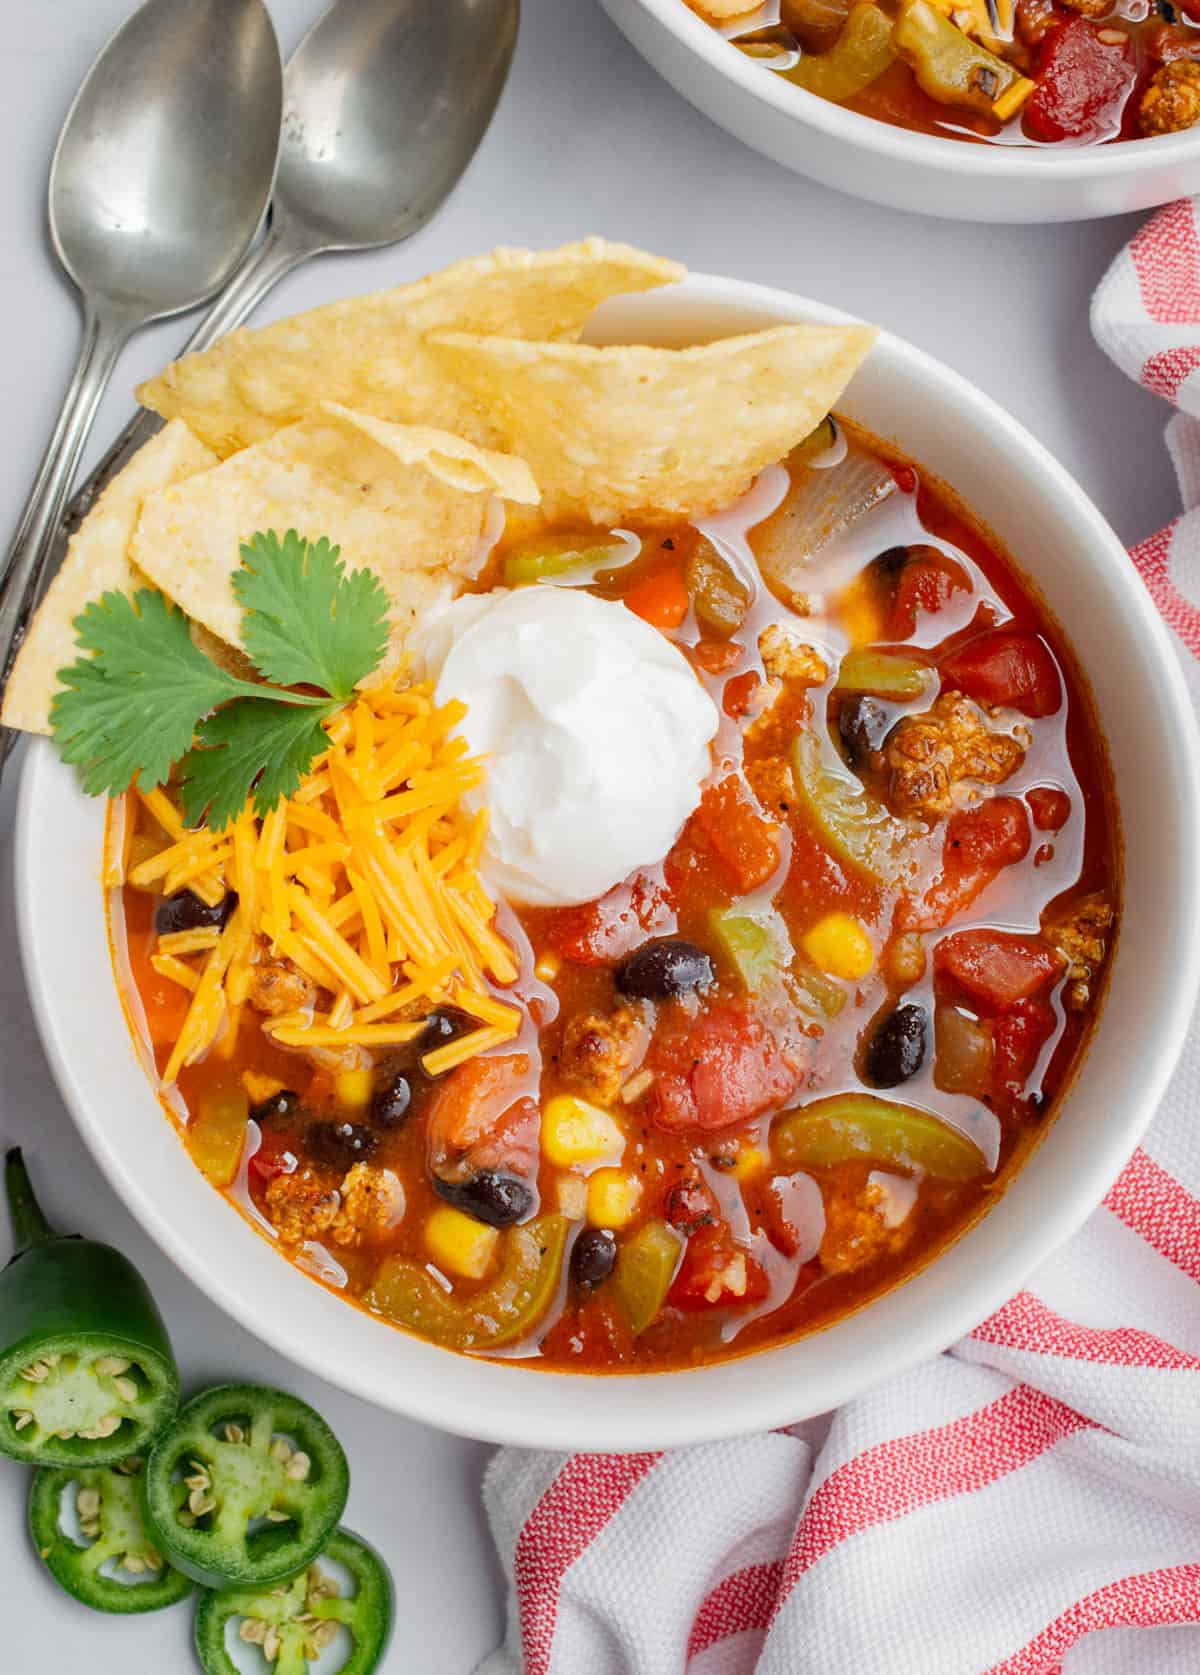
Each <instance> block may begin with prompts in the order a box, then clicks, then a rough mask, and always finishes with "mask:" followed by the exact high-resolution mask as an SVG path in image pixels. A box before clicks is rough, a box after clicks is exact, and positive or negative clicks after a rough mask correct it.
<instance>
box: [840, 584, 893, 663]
mask: <svg viewBox="0 0 1200 1675" xmlns="http://www.w3.org/2000/svg"><path fill="white" fill-rule="evenodd" d="M838 615H839V616H840V618H841V623H842V627H843V628H844V629H845V631H846V633H847V634H848V635H849V636H850V640H851V643H852V644H854V645H856V646H868V645H870V644H871V643H872V642H873V641H875V640H878V639H879V637H880V636H881V635H882V633H883V616H882V613H881V612H880V609H879V605H878V603H877V601H876V599H875V594H874V590H873V588H872V587H871V584H870V582H868V581H867V580H866V578H865V577H863V576H859V577H858V578H857V580H855V581H852V582H851V583H850V586H849V587H848V588H847V589H846V590H845V592H844V593H843V594H842V596H841V598H840V599H839V600H838Z"/></svg>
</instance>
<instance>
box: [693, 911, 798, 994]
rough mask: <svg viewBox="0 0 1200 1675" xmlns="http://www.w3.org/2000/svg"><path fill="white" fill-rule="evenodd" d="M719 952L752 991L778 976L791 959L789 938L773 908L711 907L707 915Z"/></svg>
mask: <svg viewBox="0 0 1200 1675" xmlns="http://www.w3.org/2000/svg"><path fill="white" fill-rule="evenodd" d="M708 922H709V924H710V926H711V927H712V933H713V935H714V936H715V937H716V939H717V943H718V944H719V946H720V948H721V951H722V953H723V954H724V955H725V956H726V958H727V959H728V960H729V962H730V964H731V965H732V966H733V968H734V970H735V971H736V972H737V974H738V976H739V977H740V978H741V980H742V982H743V983H744V984H745V985H746V987H747V988H748V989H749V990H750V991H751V993H752V994H761V993H762V991H763V989H764V988H766V987H767V986H768V984H769V983H770V982H771V980H772V978H781V977H782V976H783V973H784V972H785V971H786V970H787V968H788V966H789V965H790V964H791V961H792V939H791V937H790V936H789V935H788V928H787V926H786V925H785V924H784V922H783V917H782V915H781V914H780V913H779V912H778V911H777V910H776V909H775V908H773V907H754V908H742V907H736V906H735V907H714V908H713V909H712V910H711V912H710V913H709V916H708Z"/></svg>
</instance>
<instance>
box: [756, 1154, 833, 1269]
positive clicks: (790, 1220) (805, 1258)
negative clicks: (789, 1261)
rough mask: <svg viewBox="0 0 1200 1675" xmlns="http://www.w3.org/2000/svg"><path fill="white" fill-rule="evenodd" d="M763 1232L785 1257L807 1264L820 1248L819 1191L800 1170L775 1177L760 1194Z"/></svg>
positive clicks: (821, 1211) (822, 1226) (821, 1209)
mask: <svg viewBox="0 0 1200 1675" xmlns="http://www.w3.org/2000/svg"><path fill="white" fill-rule="evenodd" d="M761 1214H762V1218H763V1230H764V1231H765V1233H766V1235H767V1237H768V1239H770V1241H771V1243H772V1244H773V1245H774V1246H775V1248H776V1250H781V1251H782V1252H783V1254H784V1255H785V1256H794V1257H797V1258H798V1259H799V1260H800V1261H801V1262H810V1261H811V1260H812V1258H813V1257H814V1256H815V1255H816V1254H817V1251H818V1250H819V1249H820V1247H821V1236H822V1234H823V1233H824V1231H825V1209H824V1204H823V1201H822V1198H821V1189H820V1187H819V1186H818V1185H817V1183H816V1180H815V1179H814V1178H813V1176H812V1175H809V1174H806V1173H805V1172H804V1171H803V1170H799V1171H797V1173H796V1174H794V1175H775V1176H773V1177H772V1179H771V1180H769V1181H768V1182H767V1185H766V1188H765V1190H764V1192H763V1194H762V1203H761Z"/></svg>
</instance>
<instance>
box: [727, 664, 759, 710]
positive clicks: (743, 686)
mask: <svg viewBox="0 0 1200 1675" xmlns="http://www.w3.org/2000/svg"><path fill="white" fill-rule="evenodd" d="M761 685H762V681H761V680H760V678H759V677H758V675H756V674H755V672H754V670H753V669H748V670H747V671H746V673H745V674H744V675H734V677H733V679H732V680H727V681H726V682H725V692H724V695H723V696H722V699H721V705H722V708H723V709H724V711H725V714H726V715H735V716H736V715H748V714H749V713H750V711H751V709H752V708H753V707H754V698H755V694H756V693H757V691H758V689H759V687H760V686H761Z"/></svg>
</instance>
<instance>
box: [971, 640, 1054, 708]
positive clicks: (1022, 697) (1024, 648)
mask: <svg viewBox="0 0 1200 1675" xmlns="http://www.w3.org/2000/svg"><path fill="white" fill-rule="evenodd" d="M942 679H943V680H944V682H945V684H946V686H947V687H951V688H954V689H955V690H957V691H959V692H965V693H966V695H967V697H968V698H975V699H977V700H978V701H979V703H981V704H1005V705H1009V706H1011V707H1012V708H1013V709H1017V710H1020V711H1021V712H1022V714H1023V715H1029V716H1041V715H1053V713H1054V711H1055V710H1056V709H1058V707H1059V705H1060V704H1061V703H1062V679H1061V677H1060V675H1059V673H1058V665H1057V664H1056V663H1055V661H1054V656H1053V653H1052V652H1051V650H1050V647H1049V646H1048V645H1047V644H1046V642H1045V640H1043V639H1041V638H1040V637H1039V636H1038V635H1037V634H1016V633H1012V632H1011V631H1010V630H1008V629H1005V628H993V629H989V630H988V632H987V633H986V634H977V635H976V636H975V638H974V639H973V640H968V641H967V643H966V645H964V646H960V647H959V649H958V650H957V651H955V652H952V653H951V655H950V656H949V657H948V658H946V660H945V662H944V663H943V664H942Z"/></svg>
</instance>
